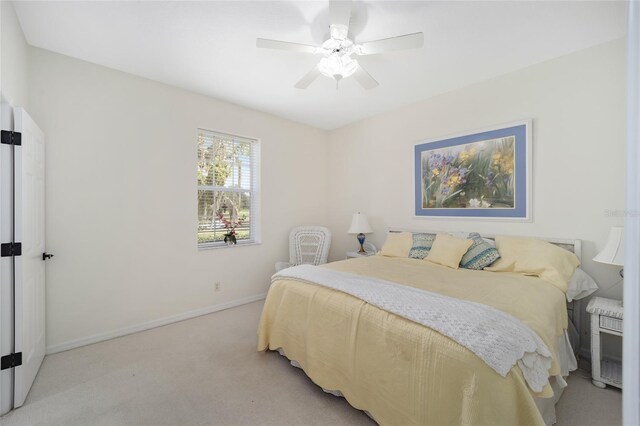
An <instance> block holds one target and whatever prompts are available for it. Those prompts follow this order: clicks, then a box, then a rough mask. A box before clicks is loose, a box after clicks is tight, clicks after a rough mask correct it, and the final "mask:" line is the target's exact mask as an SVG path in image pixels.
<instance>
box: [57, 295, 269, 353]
mask: <svg viewBox="0 0 640 426" xmlns="http://www.w3.org/2000/svg"><path fill="white" fill-rule="evenodd" d="M265 297H267V293H262V294H257V295H255V296H249V297H244V298H242V299H236V300H232V301H230V302H225V303H219V304H217V305H211V306H206V307H204V308H200V309H196V310H193V311H189V312H184V313H181V314H177V315H171V316H168V317H164V318H158V319H155V320H151V321H147V322H143V323H141V324H136V325H132V326H129V327H123V328H119V329H117V330H113V331H107V332H105V333H99V334H94V335H92V336H87V337H81V338H79V339H74V340H69V341H66V342H62V343H58V344H56V345H51V346H47V355H49V354H55V353H57V352H63V351H68V350H70V349H75V348H79V347H80V346H86V345H90V344H92V343H98V342H102V341H105V340H110V339H115V338H116V337H122V336H126V335H127V334H133V333H137V332H139V331H144V330H149V329H151V328H156V327H162V326H163V325H167V324H172V323H174V322H179V321H184V320H187V319H190V318H195V317H199V316H202V315H207V314H211V313H214V312H218V311H223V310H225V309H229V308H235V307H236V306H241V305H246V304H247V303H253V302H257V301H258V300H262V299H264V298H265Z"/></svg>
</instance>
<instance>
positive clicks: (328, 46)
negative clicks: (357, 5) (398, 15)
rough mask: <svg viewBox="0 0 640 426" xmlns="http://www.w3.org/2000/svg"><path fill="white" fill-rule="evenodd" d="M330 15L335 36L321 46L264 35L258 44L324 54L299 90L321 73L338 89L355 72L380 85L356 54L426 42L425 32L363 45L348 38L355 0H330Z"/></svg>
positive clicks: (364, 84) (369, 85)
mask: <svg viewBox="0 0 640 426" xmlns="http://www.w3.org/2000/svg"><path fill="white" fill-rule="evenodd" d="M329 17H330V21H331V22H330V25H329V30H330V31H329V33H330V35H331V38H329V39H328V40H327V41H325V42H324V43H322V45H320V46H317V47H316V46H310V45H308V44H300V43H291V42H288V41H279V40H268V39H264V38H258V39H257V40H256V46H257V47H261V48H268V49H280V50H288V51H291V52H302V53H312V54H319V55H322V56H323V57H322V59H320V62H319V63H318V65H316V66H315V67H314V68H313V69H312V70H311V71H309V72H308V73H307V74H306V75H305V76H304V77H302V78H301V79H300V80H299V81H298V82H297V83H296V84H295V86H294V87H296V88H298V89H306V88H307V87H308V86H309V85H310V84H311V83H312V82H313V81H314V80H315V79H316V78H318V76H320V75H325V76H327V77H329V78H333V79H335V80H336V88H337V86H338V82H339V81H340V80H341V79H343V78H346V77H349V76H351V75H353V78H355V79H356V81H357V82H358V83H360V85H361V86H362V87H363V88H365V89H367V90H368V89H373V88H374V87H376V86H378V82H377V81H376V80H375V79H374V78H373V77H371V75H370V74H369V73H368V72H367V71H366V70H365V69H364V68H362V65H360V64H359V63H358V61H357V60H355V59H353V58H352V57H351V56H352V55H358V56H363V55H376V54H378V53H385V52H391V51H394V50H404V49H414V48H418V47H422V45H423V43H424V35H423V34H422V33H413V34H406V35H401V36H397V37H391V38H385V39H381V40H375V41H369V42H366V43H360V44H357V43H355V42H354V41H353V40H352V39H350V38H349V37H348V33H349V21H350V19H351V1H335V0H330V1H329Z"/></svg>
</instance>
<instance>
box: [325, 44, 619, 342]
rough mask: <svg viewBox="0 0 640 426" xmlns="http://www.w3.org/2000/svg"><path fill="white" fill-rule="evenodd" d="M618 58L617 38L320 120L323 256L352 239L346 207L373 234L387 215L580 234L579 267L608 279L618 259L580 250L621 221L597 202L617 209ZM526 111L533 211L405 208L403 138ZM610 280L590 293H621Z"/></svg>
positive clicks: (428, 225) (408, 146) (500, 230)
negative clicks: (325, 141)
mask: <svg viewBox="0 0 640 426" xmlns="http://www.w3.org/2000/svg"><path fill="white" fill-rule="evenodd" d="M624 61H625V51H624V42H623V41H622V40H618V41H614V42H610V43H607V44H603V45H600V46H597V47H594V48H591V49H587V50H584V51H580V52H577V53H574V54H571V55H568V56H564V57H561V58H559V59H555V60H552V61H549V62H545V63H542V64H539V65H535V66H532V67H530V68H526V69H524V70H521V71H517V72H514V73H510V74H507V75H504V76H502V77H498V78H495V79H492V80H489V81H486V82H483V83H480V84H476V85H473V86H470V87H467V88H464V89H461V90H457V91H454V92H450V93H447V94H444V95H441V96H438V97H435V98H432V99H429V100H426V101H424V102H421V103H418V104H415V105H411V106H408V107H405V108H402V109H399V110H396V111H392V112H389V113H385V114H381V115H378V116H375V117H372V118H370V119H367V120H363V121H360V122H358V123H355V124H352V125H349V126H346V127H344V128H341V129H338V130H336V131H333V132H331V135H330V153H329V158H330V161H331V173H330V175H329V176H330V177H329V179H330V187H331V191H330V197H329V206H330V224H331V229H332V230H333V233H334V239H333V246H332V250H331V258H332V259H334V260H335V259H340V258H344V253H345V251H346V250H349V249H354V248H355V247H356V245H357V243H356V241H355V237H354V236H352V235H347V234H346V230H347V228H348V226H349V223H350V220H351V214H352V213H354V212H357V211H361V212H363V213H365V214H367V215H368V216H369V219H370V222H371V225H372V226H373V228H374V230H375V234H373V235H371V236H369V238H370V240H371V241H372V242H374V243H375V244H377V245H378V246H380V245H381V244H382V243H383V241H384V235H385V228H386V227H403V228H407V229H412V230H422V229H424V230H443V231H458V230H461V231H478V232H485V233H492V234H512V235H529V236H543V237H557V238H579V239H582V240H583V259H584V262H583V263H584V269H585V270H586V271H587V272H588V273H589V274H591V275H592V276H593V277H594V278H596V280H597V281H598V283H599V284H600V285H601V287H603V288H606V287H609V286H611V285H612V284H613V283H615V282H616V281H617V280H618V279H619V277H618V276H617V272H618V269H617V268H616V267H608V266H603V265H600V264H597V263H595V262H593V261H592V260H591V259H592V258H593V256H594V255H595V254H596V253H597V251H598V250H599V249H600V248H602V246H603V245H604V243H605V240H606V237H607V234H608V231H609V227H611V226H613V225H621V224H622V223H623V219H622V217H611V216H607V214H606V210H615V209H618V210H623V209H624V164H625V160H624V127H625V122H624V106H625V96H624V95H625V85H624V81H625V75H624V69H625V67H624ZM527 118H532V119H533V221H532V222H530V223H514V222H489V221H484V222H483V221H443V220H429V219H415V218H414V213H413V208H414V200H413V188H414V185H413V178H414V169H413V146H414V144H416V143H417V142H419V141H421V140H425V139H432V138H438V137H442V136H447V135H450V134H455V133H459V132H463V131H466V130H474V129H478V128H482V127H487V126H492V125H497V124H501V123H506V122H512V121H517V120H521V119H527ZM621 290H622V288H621V286H617V287H616V288H614V289H610V290H603V291H601V292H600V293H599V294H600V295H605V296H607V295H608V296H612V297H621V295H622V293H621ZM583 308H584V306H583ZM583 322H584V319H583ZM585 332H586V328H585ZM583 340H585V339H583ZM585 341H586V340H585Z"/></svg>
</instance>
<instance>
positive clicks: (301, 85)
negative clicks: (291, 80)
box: [293, 66, 320, 89]
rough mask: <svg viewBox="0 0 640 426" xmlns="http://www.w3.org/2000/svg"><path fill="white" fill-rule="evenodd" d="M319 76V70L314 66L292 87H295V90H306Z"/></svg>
mask: <svg viewBox="0 0 640 426" xmlns="http://www.w3.org/2000/svg"><path fill="white" fill-rule="evenodd" d="M319 75H320V70H319V69H318V66H315V67H313V68H312V69H311V71H309V72H308V73H306V74H305V75H304V77H302V78H301V79H300V80H299V81H298V82H297V83H296V84H295V86H293V87H295V88H296V89H306V88H307V87H309V85H310V84H311V83H313V81H314V80H315V79H316V78H318V76H319Z"/></svg>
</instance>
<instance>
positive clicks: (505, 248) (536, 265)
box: [484, 237, 580, 293]
mask: <svg viewBox="0 0 640 426" xmlns="http://www.w3.org/2000/svg"><path fill="white" fill-rule="evenodd" d="M496 248H497V249H498V252H499V253H500V259H498V260H497V261H496V262H495V263H494V264H493V265H491V266H489V267H487V268H484V270H485V271H493V272H515V273H517V274H522V275H533V276H535V277H540V278H542V279H543V280H545V281H548V282H550V283H551V284H553V285H555V286H556V287H558V288H559V289H560V290H562V291H564V292H565V293H566V291H567V283H568V282H569V280H570V279H571V276H572V275H573V273H574V272H575V270H576V268H577V267H578V266H579V265H580V261H579V260H578V257H577V256H576V255H575V254H574V253H571V252H570V251H568V250H565V249H562V248H560V247H558V246H555V245H553V244H551V243H548V242H546V241H542V240H537V239H535V238H519V237H496Z"/></svg>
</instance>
